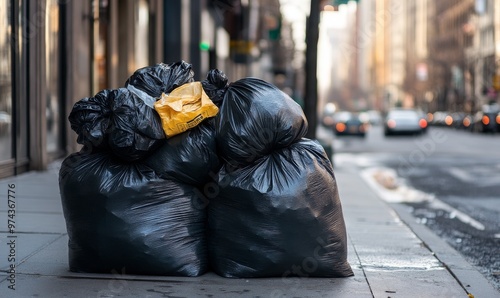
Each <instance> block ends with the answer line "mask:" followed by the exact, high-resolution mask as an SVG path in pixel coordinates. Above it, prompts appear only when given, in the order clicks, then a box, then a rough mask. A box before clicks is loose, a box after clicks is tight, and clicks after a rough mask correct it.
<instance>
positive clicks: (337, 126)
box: [333, 111, 368, 137]
mask: <svg viewBox="0 0 500 298" xmlns="http://www.w3.org/2000/svg"><path fill="white" fill-rule="evenodd" d="M333 118H334V120H333V121H334V124H333V132H334V133H335V135H337V136H349V135H351V136H360V137H365V136H366V131H367V129H368V123H366V122H365V121H363V120H362V119H361V118H360V115H359V114H355V113H351V112H345V111H343V112H337V113H336V114H335V115H334V117H333Z"/></svg>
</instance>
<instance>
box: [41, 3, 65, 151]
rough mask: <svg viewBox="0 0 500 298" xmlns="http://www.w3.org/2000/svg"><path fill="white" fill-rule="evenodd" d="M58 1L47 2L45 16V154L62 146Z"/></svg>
mask: <svg viewBox="0 0 500 298" xmlns="http://www.w3.org/2000/svg"><path fill="white" fill-rule="evenodd" d="M58 2H59V1H58V0H47V2H46V11H45V13H46V15H45V75H46V90H47V94H46V105H47V106H46V110H45V114H46V117H47V152H48V153H54V152H57V151H58V150H59V149H60V148H61V146H62V139H61V136H62V133H61V132H62V129H61V123H60V119H61V117H60V114H61V113H60V111H61V106H60V97H61V96H60V78H59V59H60V46H59V3H58Z"/></svg>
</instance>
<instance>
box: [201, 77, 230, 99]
mask: <svg viewBox="0 0 500 298" xmlns="http://www.w3.org/2000/svg"><path fill="white" fill-rule="evenodd" d="M201 86H202V87H203V90H205V93H206V94H207V96H208V97H209V98H210V99H211V100H212V102H213V103H214V104H215V105H216V106H217V107H220V106H221V104H222V100H223V99H224V93H226V90H227V87H228V86H229V85H228V79H227V77H226V74H225V73H223V72H222V71H221V70H218V69H211V70H209V71H208V73H207V77H206V79H205V80H203V81H201Z"/></svg>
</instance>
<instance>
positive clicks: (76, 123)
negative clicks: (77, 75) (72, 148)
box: [68, 90, 116, 152]
mask: <svg viewBox="0 0 500 298" xmlns="http://www.w3.org/2000/svg"><path fill="white" fill-rule="evenodd" d="M115 93H116V90H102V91H100V92H98V93H97V94H96V95H95V96H94V97H86V98H83V99H80V100H79V101H77V102H76V103H75V104H74V105H73V109H72V110H71V113H70V114H69V117H68V120H69V122H70V124H71V129H72V130H74V131H75V132H76V133H77V135H78V137H77V140H76V141H77V142H78V144H82V145H83V146H84V148H85V150H87V151H89V152H95V151H99V150H102V149H106V148H108V143H107V141H108V140H107V135H106V132H107V130H108V127H109V115H110V113H111V105H112V102H113V98H114V96H115Z"/></svg>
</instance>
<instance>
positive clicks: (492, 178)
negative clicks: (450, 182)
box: [448, 167, 500, 186]
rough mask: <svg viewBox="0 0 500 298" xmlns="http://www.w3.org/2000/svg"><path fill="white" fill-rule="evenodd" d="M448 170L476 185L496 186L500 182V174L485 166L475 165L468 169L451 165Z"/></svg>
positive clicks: (464, 180) (461, 179)
mask: <svg viewBox="0 0 500 298" xmlns="http://www.w3.org/2000/svg"><path fill="white" fill-rule="evenodd" d="M448 170H449V173H450V174H451V175H452V176H454V177H455V178H457V179H458V180H460V181H462V182H466V183H471V184H474V185H476V186H494V185H498V184H500V182H499V181H500V175H498V174H497V173H493V172H492V171H491V170H488V169H487V168H486V169H485V168H484V167H474V168H470V169H467V171H466V170H464V169H461V168H457V167H450V168H449V169H448Z"/></svg>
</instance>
